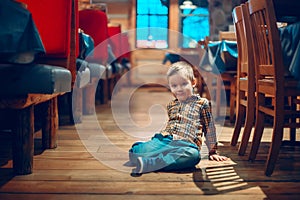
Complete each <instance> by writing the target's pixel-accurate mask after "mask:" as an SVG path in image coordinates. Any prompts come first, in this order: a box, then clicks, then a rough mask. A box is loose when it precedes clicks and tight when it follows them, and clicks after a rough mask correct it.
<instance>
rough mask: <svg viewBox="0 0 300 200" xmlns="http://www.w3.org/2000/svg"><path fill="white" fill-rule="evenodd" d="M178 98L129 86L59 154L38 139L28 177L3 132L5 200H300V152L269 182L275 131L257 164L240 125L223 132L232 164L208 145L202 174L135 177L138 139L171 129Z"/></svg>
mask: <svg viewBox="0 0 300 200" xmlns="http://www.w3.org/2000/svg"><path fill="white" fill-rule="evenodd" d="M128 94H130V95H131V98H130V101H129V102H128V101H127V100H126V98H127V96H128ZM170 99H172V96H171V95H170V94H169V93H168V92H167V90H166V89H162V88H150V87H148V88H142V89H139V90H137V91H135V93H134V94H131V93H130V91H128V89H126V88H124V89H122V90H121V91H120V92H119V93H118V94H116V97H115V99H113V101H112V104H107V105H97V106H96V111H97V115H95V116H84V117H83V123H81V124H77V125H76V126H61V127H60V128H59V130H58V147H57V148H56V149H49V150H45V151H43V150H42V149H41V139H40V133H38V134H36V135H35V156H34V162H33V164H34V166H33V173H32V174H30V175H26V176H15V175H14V173H13V170H12V160H11V137H12V136H11V133H10V132H2V133H1V134H0V146H1V148H0V149H1V151H0V165H1V168H0V199H1V200H2V199H14V200H15V199H26V200H27V199H39V200H40V199H67V200H69V199H70V200H71V199H72V200H73V199H74V200H77V199H80V200H85V199H86V200H93V199H112V200H114V199H116V200H118V199H124V200H127V199H128V200H129V199H133V200H135V199H144V200H148V199H156V200H157V199H166V200H168V199H172V200H177V199H178V200H179V199H180V200H181V199H192V200H193V199H216V198H220V199H243V200H248V199H249V200H250V199H251V200H253V199H289V200H290V199H299V198H300V190H299V188H300V170H299V169H300V151H299V150H300V147H289V146H283V147H282V148H281V151H280V157H279V159H278V162H277V165H276V168H275V171H274V173H273V175H272V176H271V177H266V176H265V175H264V165H265V160H266V157H267V152H268V149H269V145H270V136H271V128H266V129H265V132H264V136H263V140H262V143H261V145H260V148H259V152H258V155H257V159H256V161H255V162H249V161H248V159H247V155H248V152H249V147H248V149H247V152H246V155H245V156H238V155H237V149H238V146H235V147H233V146H231V145H230V139H231V135H232V132H233V125H232V124H230V123H227V122H226V123H225V125H224V124H216V126H217V130H219V134H218V140H219V142H220V147H219V151H220V153H221V154H223V155H226V156H228V157H229V158H230V159H229V160H228V161H225V162H222V163H218V162H215V161H208V160H207V156H205V155H206V154H207V149H205V147H204V148H203V149H202V151H201V152H202V154H203V155H202V160H201V162H200V163H199V164H198V165H197V166H196V167H195V169H191V170H187V171H180V172H153V173H147V174H143V175H142V176H138V177H135V176H132V175H131V173H130V172H131V170H132V168H133V166H130V165H129V164H128V155H127V152H128V149H129V148H130V146H131V145H132V143H133V142H135V141H137V140H147V139H148V138H149V137H151V134H153V131H156V130H158V129H159V128H160V127H161V126H162V125H163V124H164V122H165V120H166V112H165V111H163V108H164V106H165V104H166V102H167V101H169V100H170ZM126 101H127V102H126ZM113 107H114V108H113ZM126 107H127V108H126ZM112 108H113V109H112ZM128 114H129V116H128ZM153 127H155V128H153ZM285 139H288V134H287V133H285ZM250 142H251V141H250ZM249 146H250V145H249Z"/></svg>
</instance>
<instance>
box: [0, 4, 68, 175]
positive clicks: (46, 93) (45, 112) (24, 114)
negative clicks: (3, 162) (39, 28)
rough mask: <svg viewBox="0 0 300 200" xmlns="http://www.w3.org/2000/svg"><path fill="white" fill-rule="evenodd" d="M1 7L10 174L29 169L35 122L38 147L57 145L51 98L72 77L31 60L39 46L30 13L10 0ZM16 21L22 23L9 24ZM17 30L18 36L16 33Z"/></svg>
mask: <svg viewBox="0 0 300 200" xmlns="http://www.w3.org/2000/svg"><path fill="white" fill-rule="evenodd" d="M1 7H2V8H3V7H4V8H5V9H3V10H5V11H4V12H3V13H2V14H3V15H4V16H6V15H7V18H6V20H8V23H5V22H6V21H2V24H1V27H2V28H3V29H2V32H1V37H0V40H1V44H3V43H4V44H5V45H3V46H2V47H1V53H0V57H1V58H2V59H1V60H0V76H1V78H0V114H1V119H2V120H1V122H0V128H5V129H7V128H8V129H10V130H11V131H12V138H13V168H14V171H15V173H16V174H20V175H24V174H30V173H32V167H33V155H34V140H33V138H34V132H35V131H36V129H37V126H36V122H38V123H39V124H41V129H42V141H43V147H44V148H55V147H56V145H57V144H56V138H57V136H56V130H57V128H58V110H57V97H58V96H59V95H61V94H63V93H65V92H68V91H70V90H71V79H72V75H71V72H70V70H68V69H66V68H62V67H59V66H56V65H47V64H37V63H35V62H34V58H35V56H37V55H36V53H35V52H36V49H37V48H39V51H38V53H42V52H43V51H44V50H43V47H42V46H41V45H40V43H41V39H40V37H39V34H38V32H36V28H35V24H34V23H33V20H32V16H31V14H30V12H28V10H27V9H25V8H24V7H23V5H22V4H19V3H16V2H13V1H4V2H2V1H1ZM21 19H22V20H23V21H22V22H24V24H22V23H19V24H18V23H15V21H16V20H18V22H20V20H21ZM12 24H13V25H15V27H14V26H12ZM7 25H8V26H7ZM22 28H24V29H23V30H24V31H23V32H21V31H20V30H22ZM29 29H30V31H28V30H29ZM16 30H18V31H20V32H18V31H16ZM27 31H28V32H27ZM18 33H21V34H20V37H16V36H17V35H18ZM11 35H13V36H15V37H16V38H15V39H18V38H20V40H15V41H17V44H16V45H15V47H14V51H13V49H11V46H12V45H9V43H6V42H7V41H8V40H6V39H7V38H10V37H11ZM3 41H4V42H3ZM34 44H39V45H34ZM5 58H7V59H5ZM36 113H40V114H39V115H37V114H36ZM37 116H38V117H37Z"/></svg>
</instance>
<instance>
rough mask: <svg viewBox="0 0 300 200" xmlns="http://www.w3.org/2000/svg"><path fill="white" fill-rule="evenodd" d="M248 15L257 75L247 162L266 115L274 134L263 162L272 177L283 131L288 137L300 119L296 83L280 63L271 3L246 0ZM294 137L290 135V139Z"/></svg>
mask: <svg viewBox="0 0 300 200" xmlns="http://www.w3.org/2000/svg"><path fill="white" fill-rule="evenodd" d="M248 2H249V13H247V12H244V18H247V17H248V18H249V20H250V25H251V29H252V31H251V32H250V33H251V35H250V36H249V38H250V39H251V40H252V44H253V46H252V47H253V51H254V52H255V56H254V59H255V74H256V76H255V77H256V93H257V98H256V123H255V130H254V137H253V142H252V145H251V152H250V155H249V159H250V160H255V157H256V154H257V151H258V148H259V144H260V141H261V137H262V134H263V130H264V126H265V124H264V121H265V115H269V116H272V117H273V134H272V142H271V146H270V149H269V154H268V158H267V162H266V168H265V174H266V175H267V176H270V175H272V173H273V171H274V168H275V164H276V161H277V158H278V154H279V152H280V147H281V144H282V137H283V129H284V127H288V128H290V130H291V135H294V134H295V128H299V127H300V124H299V123H297V122H298V119H299V117H300V111H299V110H298V109H299V106H298V105H297V104H299V101H298V100H297V96H299V95H300V89H299V87H298V83H299V80H295V79H293V77H290V76H287V75H286V73H285V72H286V69H285V66H284V64H283V56H282V55H283V54H282V48H281V43H280V38H279V32H278V28H277V24H276V16H275V10H274V6H273V1H270V0H249V1H248ZM266 96H271V97H272V98H273V101H272V102H273V103H272V105H270V104H267V103H266V101H265V99H266ZM292 137H293V136H292Z"/></svg>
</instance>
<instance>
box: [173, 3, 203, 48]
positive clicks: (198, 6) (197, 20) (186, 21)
mask: <svg viewBox="0 0 300 200" xmlns="http://www.w3.org/2000/svg"><path fill="white" fill-rule="evenodd" d="M190 3H193V5H194V6H195V7H190V6H186V7H184V6H183V7H182V6H180V22H181V24H180V25H181V26H180V27H181V33H182V34H183V37H182V38H179V45H180V47H183V48H193V47H196V45H197V41H199V40H202V39H205V37H206V36H209V11H208V2H207V0H200V1H193V2H192V1H190ZM179 4H180V5H184V3H183V1H179Z"/></svg>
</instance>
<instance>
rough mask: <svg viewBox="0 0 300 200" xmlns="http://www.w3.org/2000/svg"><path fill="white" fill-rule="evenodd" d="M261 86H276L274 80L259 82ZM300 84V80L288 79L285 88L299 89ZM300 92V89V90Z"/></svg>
mask: <svg viewBox="0 0 300 200" xmlns="http://www.w3.org/2000/svg"><path fill="white" fill-rule="evenodd" d="M258 83H259V85H265V86H270V87H271V86H272V87H273V86H274V79H271V78H270V79H269V78H268V79H262V80H259V81H258ZM299 83H300V80H296V79H293V78H288V79H285V81H284V87H285V88H295V89H296V88H297V87H298V86H299ZM299 90H300V88H299Z"/></svg>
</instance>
